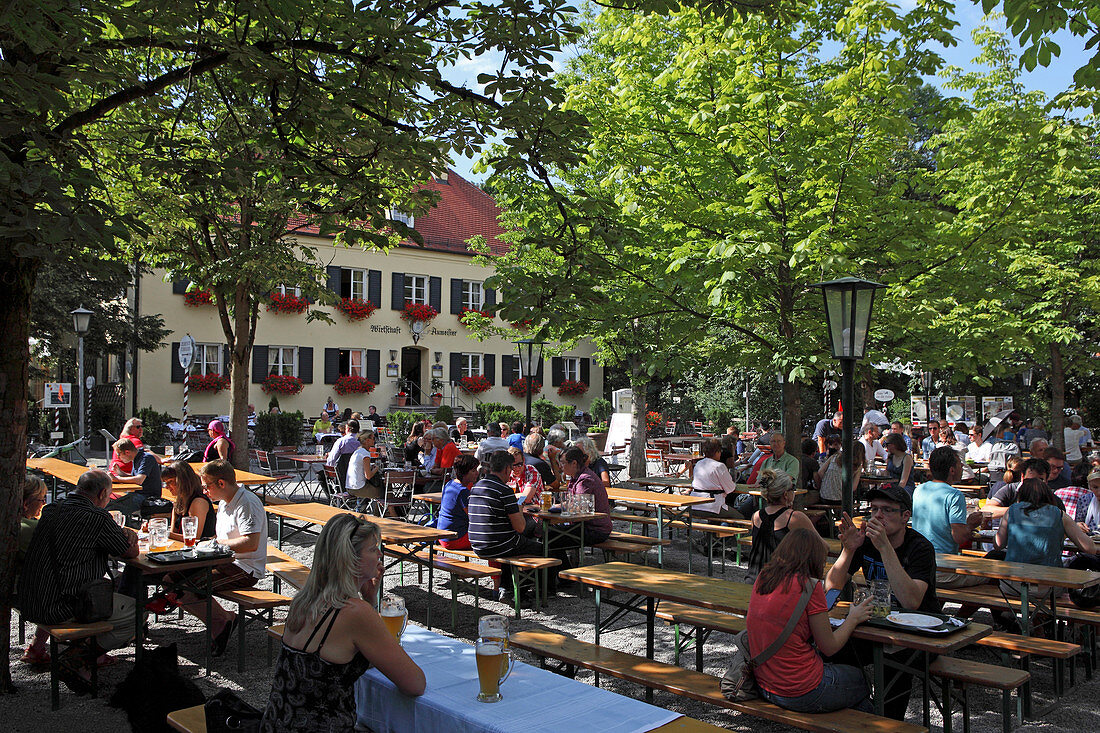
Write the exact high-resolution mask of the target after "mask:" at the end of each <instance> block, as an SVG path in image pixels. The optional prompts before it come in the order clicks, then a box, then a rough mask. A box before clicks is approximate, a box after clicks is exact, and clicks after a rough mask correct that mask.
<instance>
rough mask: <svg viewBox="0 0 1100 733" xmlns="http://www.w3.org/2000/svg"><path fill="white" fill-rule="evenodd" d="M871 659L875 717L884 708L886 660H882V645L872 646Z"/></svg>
mask: <svg viewBox="0 0 1100 733" xmlns="http://www.w3.org/2000/svg"><path fill="white" fill-rule="evenodd" d="M871 658H872V660H873V663H874V677H875V680H874V683H875V715H878V716H882V715H883V713H884V711H885V708H886V668H885V663H886V660H885V659H883V651H882V644H874V645H873V646H872V652H871Z"/></svg>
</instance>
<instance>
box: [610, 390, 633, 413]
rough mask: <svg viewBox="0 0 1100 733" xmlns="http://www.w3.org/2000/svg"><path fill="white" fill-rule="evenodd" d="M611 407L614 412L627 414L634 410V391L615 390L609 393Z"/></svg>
mask: <svg viewBox="0 0 1100 733" xmlns="http://www.w3.org/2000/svg"><path fill="white" fill-rule="evenodd" d="M611 407H612V408H613V409H614V410H615V412H625V413H627V414H629V413H630V412H631V411H632V410H633V409H634V390H632V389H630V388H627V389H617V390H615V391H614V392H612V393H611Z"/></svg>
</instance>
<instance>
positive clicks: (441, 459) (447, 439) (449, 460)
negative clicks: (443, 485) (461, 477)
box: [426, 425, 462, 476]
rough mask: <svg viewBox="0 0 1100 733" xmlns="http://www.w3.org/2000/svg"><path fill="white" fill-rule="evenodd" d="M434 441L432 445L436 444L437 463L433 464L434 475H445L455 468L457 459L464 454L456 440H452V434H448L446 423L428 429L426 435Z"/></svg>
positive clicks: (432, 471)
mask: <svg viewBox="0 0 1100 733" xmlns="http://www.w3.org/2000/svg"><path fill="white" fill-rule="evenodd" d="M426 437H427V438H428V439H429V440H431V441H432V445H433V446H435V463H434V464H433V465H432V467H431V470H430V471H429V473H431V474H432V475H433V476H443V475H445V474H446V473H447V471H450V470H451V469H452V468H454V465H455V461H456V460H458V457H459V456H460V455H462V451H460V450H459V449H458V446H457V445H455V442H454V441H453V440H451V436H449V435H447V426H446V425H444V426H443V427H441V428H432V429H431V430H429V431H428V434H427V436H426Z"/></svg>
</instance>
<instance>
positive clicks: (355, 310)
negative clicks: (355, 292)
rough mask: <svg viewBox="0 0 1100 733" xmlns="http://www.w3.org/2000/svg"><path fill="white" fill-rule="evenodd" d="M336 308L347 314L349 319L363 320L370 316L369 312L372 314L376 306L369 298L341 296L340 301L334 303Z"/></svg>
mask: <svg viewBox="0 0 1100 733" xmlns="http://www.w3.org/2000/svg"><path fill="white" fill-rule="evenodd" d="M336 310H338V311H340V312H341V313H343V314H344V315H345V316H347V318H348V320H349V321H365V320H366V319H368V318H370V317H371V314H373V313H374V311H376V310H377V308H375V306H374V303H372V302H370V301H369V300H358V299H355V298H342V299H341V300H340V302H339V303H337V304H336Z"/></svg>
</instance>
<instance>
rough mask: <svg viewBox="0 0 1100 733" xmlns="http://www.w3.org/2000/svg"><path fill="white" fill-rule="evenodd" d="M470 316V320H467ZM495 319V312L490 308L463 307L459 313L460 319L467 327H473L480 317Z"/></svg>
mask: <svg viewBox="0 0 1100 733" xmlns="http://www.w3.org/2000/svg"><path fill="white" fill-rule="evenodd" d="M467 317H469V320H467ZM482 318H485V319H488V320H490V321H491V320H493V312H492V311H489V310H483V311H479V310H477V309H476V308H463V309H462V312H461V313H459V314H458V321H459V323H461V324H462V325H463V326H465V327H466V328H472V327H473V325H474V324H475V323H477V322H478V320H479V319H482Z"/></svg>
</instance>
